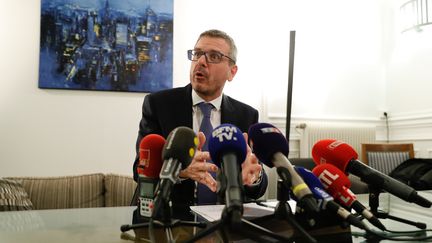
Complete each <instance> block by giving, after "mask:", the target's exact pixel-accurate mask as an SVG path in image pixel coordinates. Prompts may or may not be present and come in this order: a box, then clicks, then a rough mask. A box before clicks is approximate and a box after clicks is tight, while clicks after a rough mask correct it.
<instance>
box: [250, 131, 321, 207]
mask: <svg viewBox="0 0 432 243" xmlns="http://www.w3.org/2000/svg"><path fill="white" fill-rule="evenodd" d="M248 135H249V143H250V146H251V147H252V150H253V152H254V153H255V155H256V156H257V157H258V159H259V160H260V161H261V162H263V163H264V164H266V165H267V166H268V167H270V168H272V167H273V166H275V167H277V168H278V170H277V172H278V174H279V177H280V178H281V179H282V180H284V178H291V181H290V182H287V181H285V183H290V185H291V190H292V192H293V194H294V195H295V196H296V197H297V198H298V206H299V207H301V208H303V209H304V210H305V211H306V212H307V213H309V214H312V215H313V214H316V213H318V211H319V208H318V205H317V202H316V200H315V199H314V197H313V195H312V192H311V190H310V189H309V188H308V186H307V185H306V183H305V182H304V181H303V179H302V178H301V177H300V176H299V175H298V174H297V172H296V171H295V169H294V167H293V165H292V164H291V162H290V161H289V160H288V158H287V156H288V151H289V149H288V142H287V140H286V139H285V137H284V135H283V134H282V133H281V131H280V130H279V129H278V128H276V127H275V126H273V125H271V124H268V123H257V124H254V125H252V126H251V127H250V128H249V132H248ZM279 168H284V169H279ZM285 173H289V174H290V175H285Z"/></svg>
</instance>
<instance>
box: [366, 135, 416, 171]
mask: <svg viewBox="0 0 432 243" xmlns="http://www.w3.org/2000/svg"><path fill="white" fill-rule="evenodd" d="M361 152H362V161H363V162H364V163H365V164H367V165H369V166H370V167H372V168H374V169H376V170H378V171H380V172H382V173H384V174H386V175H388V174H390V172H391V171H393V169H395V168H396V167H397V166H398V165H399V164H401V163H402V162H404V161H405V160H408V159H412V158H414V145H413V144H412V143H404V144H388V143H387V144H369V143H367V144H362V151H361Z"/></svg>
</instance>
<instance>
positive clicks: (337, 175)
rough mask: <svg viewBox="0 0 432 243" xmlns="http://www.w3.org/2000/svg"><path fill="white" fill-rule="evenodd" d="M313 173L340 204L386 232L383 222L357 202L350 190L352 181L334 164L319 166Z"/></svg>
mask: <svg viewBox="0 0 432 243" xmlns="http://www.w3.org/2000/svg"><path fill="white" fill-rule="evenodd" d="M312 173H313V174H314V175H315V176H317V177H318V178H319V180H320V181H321V183H322V184H323V186H324V188H325V189H326V190H327V192H329V193H330V195H332V196H333V197H334V198H336V200H337V201H338V202H339V203H341V204H342V205H344V206H345V207H347V208H350V209H351V208H352V209H354V210H355V211H356V212H357V213H359V214H361V215H363V217H364V218H365V219H367V220H368V221H369V222H371V224H373V225H375V226H376V227H378V228H379V229H381V230H386V228H385V226H384V225H383V224H382V223H381V221H379V219H378V218H377V217H375V215H373V214H372V212H370V211H369V210H368V209H367V208H366V207H365V206H364V205H363V204H361V203H360V202H359V201H358V200H357V197H356V195H355V194H354V193H353V192H352V191H351V190H350V189H349V188H350V187H351V182H350V180H349V179H348V177H347V176H346V175H345V174H344V173H343V172H342V171H341V170H339V169H338V168H336V166H334V165H332V164H322V165H317V166H315V168H313V170H312Z"/></svg>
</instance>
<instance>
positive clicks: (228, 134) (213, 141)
mask: <svg viewBox="0 0 432 243" xmlns="http://www.w3.org/2000/svg"><path fill="white" fill-rule="evenodd" d="M208 148H209V152H210V156H211V158H212V160H213V163H214V164H215V165H217V166H218V167H220V164H221V161H222V156H223V155H224V154H226V153H234V154H235V155H236V157H237V161H238V163H243V161H244V160H245V158H246V152H247V146H246V141H245V139H244V137H243V133H242V131H241V130H240V129H239V128H238V127H236V126H234V125H231V124H227V123H226V124H221V125H219V126H218V127H216V128H215V129H213V132H212V135H211V137H210V140H209V143H208Z"/></svg>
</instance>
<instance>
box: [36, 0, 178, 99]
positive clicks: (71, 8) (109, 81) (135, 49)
mask: <svg viewBox="0 0 432 243" xmlns="http://www.w3.org/2000/svg"><path fill="white" fill-rule="evenodd" d="M172 80H173V0H153V1H152V0H147V1H146V0H42V2H41V34H40V63H39V88H48V89H74V90H77V89H78V90H107V91H130V92H154V91H158V90H162V89H167V88H171V87H172Z"/></svg>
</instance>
